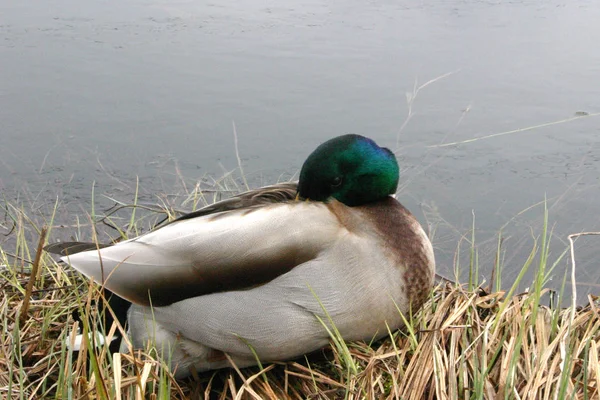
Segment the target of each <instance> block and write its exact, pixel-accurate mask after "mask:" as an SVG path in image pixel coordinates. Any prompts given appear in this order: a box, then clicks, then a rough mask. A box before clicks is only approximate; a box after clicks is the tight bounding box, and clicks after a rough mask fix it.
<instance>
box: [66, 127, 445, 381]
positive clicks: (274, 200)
mask: <svg viewBox="0 0 600 400" xmlns="http://www.w3.org/2000/svg"><path fill="white" fill-rule="evenodd" d="M398 179H399V168H398V163H397V161H396V158H395V156H394V154H393V153H392V152H391V151H390V150H389V149H387V148H382V147H379V146H378V145H377V144H376V143H375V142H374V141H373V140H371V139H369V138H366V137H364V136H359V135H344V136H339V137H336V138H333V139H331V140H329V141H327V142H325V143H323V144H321V145H320V146H319V147H317V149H316V150H315V151H314V152H313V153H312V154H310V155H309V157H308V158H307V160H306V161H305V163H304V164H303V166H302V169H301V172H300V177H299V181H298V183H297V184H296V183H286V184H279V185H274V186H268V187H264V188H261V189H257V190H253V191H249V192H247V193H243V194H241V195H239V196H236V197H233V198H231V199H228V200H224V201H222V202H219V203H216V204H214V205H211V206H208V207H205V208H203V209H201V210H199V211H196V212H192V213H190V214H187V215H184V216H182V217H180V218H178V219H176V220H174V221H172V222H170V223H167V224H166V225H165V226H162V227H160V228H158V229H156V230H154V231H151V232H149V233H147V234H144V235H141V236H139V237H136V238H134V239H131V240H128V241H125V242H121V243H117V244H115V245H111V246H107V247H102V248H96V245H95V244H92V245H91V246H92V248H94V249H93V250H88V251H82V252H78V253H76V254H72V253H75V252H76V251H81V250H86V249H89V248H90V245H88V246H87V247H86V245H85V244H73V243H70V244H68V245H62V246H60V248H61V250H62V253H63V254H68V253H71V254H68V255H65V256H64V257H62V260H63V261H64V262H66V263H68V264H70V265H71V266H72V267H74V268H75V269H77V270H78V271H80V272H82V273H83V274H84V275H86V276H88V277H90V278H93V279H94V280H95V281H96V282H100V283H103V284H104V285H105V287H106V288H108V289H109V290H110V291H112V292H114V293H116V294H117V295H118V296H120V297H122V298H123V299H126V300H128V301H130V302H131V303H133V304H132V306H131V307H130V308H129V311H128V313H127V322H128V334H129V336H130V338H131V341H132V343H133V345H134V346H135V347H139V348H143V347H144V346H145V345H146V344H147V342H149V341H150V342H151V343H152V344H153V345H154V346H156V348H158V349H163V350H164V351H167V352H169V353H168V357H169V359H170V360H171V364H172V367H173V368H174V369H176V376H177V377H184V376H186V375H188V374H189V373H190V371H191V370H193V369H196V370H198V371H205V370H211V369H217V368H224V367H229V366H230V362H229V360H228V359H227V358H226V357H225V354H224V353H227V354H228V355H229V356H230V357H231V360H233V362H234V363H235V364H236V365H237V366H238V367H244V366H250V365H256V364H257V357H258V359H259V360H260V361H261V362H265V361H278V360H288V359H293V358H296V357H298V356H300V355H302V354H305V353H309V352H312V351H314V350H317V349H320V348H322V347H324V346H326V345H327V344H328V342H329V340H330V336H329V334H328V333H327V330H326V329H325V327H324V325H323V324H325V325H327V324H330V323H331V322H329V321H332V322H333V324H335V326H336V327H337V329H338V330H339V332H340V334H341V336H342V337H343V338H344V339H345V340H347V341H352V340H373V339H377V338H380V337H382V336H384V335H387V334H388V327H389V328H390V329H397V328H400V327H402V325H403V317H402V316H401V313H403V314H405V315H406V314H408V313H409V312H410V311H411V310H412V311H416V310H417V309H418V308H419V307H420V306H421V305H422V304H423V302H424V301H425V300H426V298H427V296H428V294H429V292H430V290H431V287H432V285H433V279H434V269H435V261H434V254H433V249H432V246H431V242H430V241H429V239H428V237H427V235H426V234H425V232H424V231H423V229H422V227H421V225H420V224H419V223H418V222H417V220H416V219H415V217H414V216H413V215H412V214H411V213H410V212H409V211H408V210H407V209H406V208H404V207H403V206H402V205H401V204H400V203H399V202H398V201H396V199H395V198H394V196H393V195H394V193H395V192H396V189H397V185H398ZM77 246H80V247H79V248H77ZM69 249H70V250H69ZM317 317H319V318H317ZM319 319H320V320H319Z"/></svg>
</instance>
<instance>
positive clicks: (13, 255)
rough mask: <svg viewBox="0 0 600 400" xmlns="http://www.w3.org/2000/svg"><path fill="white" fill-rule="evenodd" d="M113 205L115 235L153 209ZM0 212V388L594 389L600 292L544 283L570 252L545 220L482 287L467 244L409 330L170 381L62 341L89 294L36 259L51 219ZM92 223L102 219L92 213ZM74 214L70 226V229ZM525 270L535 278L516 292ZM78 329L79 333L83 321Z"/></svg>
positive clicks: (85, 309) (153, 392)
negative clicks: (462, 263)
mask: <svg viewBox="0 0 600 400" xmlns="http://www.w3.org/2000/svg"><path fill="white" fill-rule="evenodd" d="M200 199H201V197H200V194H199V192H197V191H196V192H195V194H193V195H192V196H190V198H189V199H188V200H189V202H190V204H193V205H194V206H195V205H196V204H199V203H200ZM123 210H125V212H127V213H128V217H127V218H125V219H122V220H119V219H118V218H117V217H116V214H115V215H110V216H109V217H108V218H104V219H102V222H104V223H108V224H109V225H111V226H114V228H115V229H112V228H111V229H112V232H113V236H114V235H116V236H128V235H135V234H137V233H139V232H140V231H141V230H143V229H145V228H142V225H144V224H146V226H147V225H148V224H149V223H148V221H155V220H157V219H160V216H158V217H156V215H155V214H154V213H152V212H146V213H142V212H141V209H140V207H137V208H136V207H134V208H124V209H121V211H123ZM165 212H166V211H165ZM169 213H172V211H170V212H169ZM5 215H7V216H8V217H7V218H5V220H6V221H8V222H7V223H6V225H5V228H6V230H7V232H8V233H9V236H11V237H12V238H14V240H12V241H10V242H7V243H9V244H7V245H6V246H4V248H2V249H0V264H1V265H3V267H2V269H1V271H0V274H1V276H0V287H2V292H1V293H0V321H1V326H2V332H1V333H0V398H10V399H38V398H61V399H63V398H64V399H67V398H74V399H78V398H100V399H112V398H122V399H129V398H159V399H167V398H203V397H211V398H217V399H220V398H236V399H237V398H274V399H275V398H276V399H279V398H293V399H305V398H349V399H363V398H378V399H379V398H394V399H481V398H485V399H513V398H514V399H563V398H568V399H571V398H574V399H597V398H600V394H599V392H598V385H599V384H600V382H599V380H600V362H599V357H600V356H599V351H598V347H599V346H600V333H599V330H600V314H599V310H598V303H597V302H596V301H595V299H594V298H591V297H590V298H589V303H588V304H587V305H585V306H581V307H575V306H574V304H573V303H572V302H571V300H570V298H569V299H563V298H562V295H561V293H560V292H558V293H556V292H553V291H550V290H549V289H546V282H547V280H548V278H549V276H550V275H551V274H552V275H554V276H558V277H563V274H564V276H565V280H564V282H566V274H565V271H557V270H555V269H554V267H555V266H556V265H557V263H558V260H560V259H562V258H563V257H568V256H569V254H568V249H566V250H565V252H564V253H563V254H560V255H557V256H556V257H555V258H554V259H551V258H550V255H549V245H548V242H549V240H548V239H549V236H550V233H549V232H547V230H546V228H545V227H546V226H547V223H544V228H543V230H542V232H539V233H538V234H537V237H536V241H535V245H534V247H533V248H532V249H531V254H530V257H529V258H528V259H526V260H523V265H522V273H521V274H520V275H519V277H518V278H517V280H516V282H514V283H513V282H511V285H506V283H503V284H501V282H500V276H501V274H500V273H499V272H498V269H499V268H501V267H500V263H499V262H498V263H497V265H496V268H495V271H496V272H495V274H494V276H493V277H491V279H490V280H489V282H491V284H489V285H488V284H486V285H485V287H483V286H482V285H480V284H479V283H480V281H482V279H481V278H480V276H479V273H478V271H480V270H481V268H479V265H477V256H476V246H475V244H474V243H473V242H472V241H471V243H470V249H469V251H470V253H471V258H470V260H471V262H470V265H469V266H468V267H467V268H468V269H469V271H470V274H469V276H470V277H471V278H470V281H469V282H466V283H465V284H463V285H459V284H454V283H448V282H442V283H440V284H439V285H438V286H437V287H436V288H435V289H434V291H433V292H432V294H431V296H430V299H429V301H428V302H427V303H426V305H425V306H424V307H423V309H422V310H421V311H420V312H419V313H418V314H417V315H413V316H408V317H407V318H409V319H410V321H409V322H410V323H409V328H407V329H405V330H403V331H397V332H389V335H388V337H387V338H386V339H384V340H380V341H378V342H375V343H349V344H348V346H347V347H345V346H339V345H338V346H336V345H333V346H332V347H331V349H326V350H324V351H321V352H318V353H317V354H313V355H310V356H309V357H307V358H304V359H300V360H295V361H291V362H288V363H281V364H267V365H264V366H263V367H264V369H259V368H247V369H242V370H237V369H231V370H222V371H216V372H211V373H206V374H202V375H200V376H195V377H193V378H190V379H187V380H184V381H176V380H175V379H174V378H173V377H172V375H171V372H170V371H169V369H168V367H167V366H166V365H165V364H164V363H162V362H161V361H160V358H159V357H157V356H156V352H155V351H154V350H153V349H147V351H145V352H141V351H130V352H128V353H125V354H111V353H110V352H109V351H108V349H107V347H106V346H102V345H99V346H94V345H93V344H92V343H87V344H85V343H84V347H85V348H86V349H87V351H82V352H79V353H75V354H74V353H73V352H72V351H71V350H69V346H67V345H66V343H67V342H71V341H73V340H74V335H73V333H72V332H73V331H74V328H76V325H79V324H78V323H76V322H74V321H73V318H72V315H71V314H72V312H73V311H74V310H79V312H80V313H82V314H83V315H87V316H89V319H90V320H91V321H92V322H91V324H93V320H94V318H95V316H94V315H95V314H94V312H93V309H94V308H93V303H94V302H95V301H96V299H97V297H98V296H99V294H98V291H97V290H96V289H95V287H94V286H90V285H89V283H88V282H87V281H85V280H84V279H83V278H82V277H81V276H80V275H78V274H76V273H75V272H73V271H72V270H71V269H70V268H69V267H67V266H63V265H61V264H57V263H56V262H55V261H54V260H53V259H52V258H51V257H50V256H49V255H47V254H44V253H41V254H40V255H39V258H38V257H37V256H36V253H37V252H36V250H37V248H38V247H39V246H38V242H45V241H47V238H46V239H44V235H43V233H42V225H48V226H49V227H50V228H51V229H50V232H49V234H48V235H49V237H53V232H52V231H53V229H55V228H56V226H55V224H54V222H53V217H51V216H49V217H48V219H46V220H42V221H41V222H35V221H34V220H33V219H32V218H29V216H28V215H27V213H26V212H23V211H22V210H21V209H19V208H16V207H12V206H10V205H8V206H6V213H5ZM545 218H546V219H547V216H545ZM90 220H94V221H98V220H100V218H98V217H97V216H95V215H94V213H93V212H92V216H91V219H90ZM83 225H84V224H81V225H78V226H73V227H70V228H69V229H71V230H72V231H73V234H74V235H76V234H78V232H79V231H80V230H82V229H85V227H84V226H83ZM87 229H88V230H89V226H88V227H87ZM500 243H501V241H500V240H499V247H500ZM505 251H510V249H505ZM36 260H37V261H36ZM528 270H529V271H530V272H531V271H532V270H534V271H535V274H534V276H535V278H534V280H533V281H532V282H531V283H530V284H529V288H530V289H529V290H528V291H526V292H525V293H518V290H517V288H518V287H522V286H523V284H524V283H525V282H521V279H523V276H525V272H526V271H528ZM488 286H489V287H488ZM500 287H505V288H506V287H508V290H507V291H500ZM563 287H564V283H563ZM79 328H81V329H83V331H84V332H85V331H87V330H88V329H89V326H88V323H87V322H86V323H84V324H83V326H80V327H79ZM115 329H118V328H117V327H115V326H113V327H112V329H111V330H110V332H109V337H110V336H111V335H112V334H114V331H115Z"/></svg>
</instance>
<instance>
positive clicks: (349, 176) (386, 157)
mask: <svg viewBox="0 0 600 400" xmlns="http://www.w3.org/2000/svg"><path fill="white" fill-rule="evenodd" d="M398 178H399V169H398V162H397V161H396V157H395V156H394V153H392V152H391V150H389V149H387V148H384V147H379V146H377V144H376V143H375V142H374V141H372V140H371V139H369V138H366V137H364V136H360V135H343V136H338V137H336V138H333V139H331V140H328V141H327V142H325V143H323V144H321V145H320V146H319V147H317V149H316V150H315V151H313V152H312V153H311V155H310V156H308V158H307V159H306V161H305V162H304V165H303V166H302V170H301V171H300V181H299V182H298V195H299V196H300V197H301V198H303V199H310V200H314V201H326V200H328V199H329V198H331V197H333V198H335V199H337V200H338V201H340V202H342V203H344V204H346V205H347V206H359V205H362V204H366V203H370V202H372V201H376V200H380V199H383V198H384V197H386V196H388V195H390V194H394V193H395V192H396V189H397V187H398Z"/></svg>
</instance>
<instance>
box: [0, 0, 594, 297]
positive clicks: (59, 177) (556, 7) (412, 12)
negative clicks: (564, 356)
mask: <svg viewBox="0 0 600 400" xmlns="http://www.w3.org/2000/svg"><path fill="white" fill-rule="evenodd" d="M598 21H600V3H598V2H595V1H564V0H563V1H557V0H549V1H541V0H539V1H538V0H529V1H526V0H522V1H518V0H515V1H511V2H507V1H473V0H471V1H469V0H463V1H459V0H446V1H404V2H398V1H389V0H388V1H385V0H384V1H378V2H375V1H372V2H365V1H356V0H343V1H339V0H333V1H322V0H300V1H289V0H283V1H282V0H278V1H274V0H271V1H261V2H257V1H250V0H242V1H237V2H214V3H209V2H195V1H179V2H171V1H169V2H166V1H165V2H161V1H156V0H147V1H129V2H126V3H125V2H120V1H116V0H106V1H102V2H91V3H87V2H86V3H82V2H78V1H74V0H54V1H52V0H50V1H33V0H32V1H27V2H14V1H8V0H0V39H1V40H0V65H1V69H0V121H1V125H0V190H1V191H2V195H3V197H6V198H8V199H10V200H12V201H14V199H16V198H18V199H20V201H23V202H24V203H25V204H27V205H28V207H32V208H34V209H36V210H41V211H43V210H45V209H50V208H51V207H52V205H53V204H54V201H55V200H56V198H58V199H59V200H60V202H61V206H63V207H66V208H67V209H69V210H71V211H70V212H72V213H71V214H69V213H67V214H63V215H61V218H62V219H64V220H65V221H66V222H68V221H71V222H72V221H73V219H74V218H75V214H76V213H77V214H80V215H83V213H84V210H87V211H89V209H90V206H89V204H90V202H91V193H92V189H91V188H92V184H93V183H94V182H95V185H96V189H95V198H96V201H97V202H99V203H100V204H102V202H103V201H104V203H106V204H111V202H110V201H109V200H107V199H106V197H103V195H106V196H109V197H112V198H117V199H119V200H122V201H125V202H129V201H131V199H132V198H133V192H134V189H135V181H136V177H139V179H140V185H141V187H142V193H141V197H142V199H143V200H146V201H149V202H155V201H156V197H155V196H154V193H157V192H161V193H165V191H167V192H168V191H172V192H176V193H184V192H185V188H184V186H183V184H182V180H183V181H185V182H186V187H187V188H188V189H189V187H191V186H193V184H194V183H195V182H196V181H197V180H198V179H200V178H201V177H203V176H205V175H206V174H209V175H213V176H219V175H222V174H223V171H231V170H234V169H236V168H237V165H238V164H237V160H236V156H235V145H234V135H233V129H232V122H234V121H235V125H236V129H237V134H238V149H239V153H240V157H241V158H242V162H243V167H244V171H245V173H246V175H247V177H248V180H249V181H250V183H251V184H252V185H260V184H266V183H270V182H272V181H275V180H278V179H289V178H290V177H292V176H293V175H294V174H295V173H296V172H297V171H298V169H299V168H300V166H301V164H302V162H303V160H304V158H305V157H306V156H307V155H308V153H309V152H310V151H312V150H313V149H314V147H315V146H316V145H317V144H319V143H321V142H322V141H324V140H326V139H328V138H330V137H332V136H336V135H339V134H343V133H349V132H354V133H361V134H364V135H367V136H370V137H372V138H373V139H375V140H376V141H378V142H379V143H380V144H383V145H386V146H388V147H390V148H392V149H394V150H395V151H396V154H397V155H398V158H399V160H400V162H401V165H402V177H401V179H402V183H403V185H402V190H401V192H400V194H399V196H400V199H401V201H402V202H403V203H405V204H406V205H407V206H408V207H409V208H410V209H411V210H413V212H415V214H416V215H417V216H418V218H419V219H420V220H421V221H422V223H423V224H425V225H427V226H428V227H429V228H430V229H431V230H432V232H433V233H434V235H433V240H434V245H435V247H436V255H437V258H438V264H439V270H440V272H442V273H445V274H446V275H450V274H451V272H450V271H451V266H452V264H453V263H454V254H455V251H456V248H457V243H458V241H459V240H460V239H461V237H463V235H467V236H468V237H470V235H471V234H470V233H469V230H470V227H471V226H472V224H473V218H475V225H476V227H477V230H476V240H477V243H478V252H479V261H480V264H481V266H482V267H481V268H482V270H483V273H484V274H486V275H489V271H490V269H491V265H492V260H493V258H494V255H495V248H496V237H497V234H498V231H499V230H500V229H502V231H503V233H504V237H505V241H504V248H505V252H504V255H503V257H504V264H505V274H504V275H505V276H504V281H505V283H507V284H508V283H510V282H511V279H514V277H515V275H516V273H517V271H518V269H519V268H520V267H521V266H522V265H523V263H524V261H525V259H526V257H527V255H528V254H529V252H530V250H531V246H532V239H531V238H532V234H533V235H539V234H540V232H541V231H540V230H541V224H542V220H543V207H542V206H539V205H538V206H534V205H535V204H538V203H539V202H541V201H543V200H544V199H545V198H546V199H547V205H548V208H549V213H550V225H551V227H552V228H553V230H554V232H553V237H554V241H553V247H552V255H551V258H555V257H556V256H557V255H558V254H560V253H561V252H562V251H563V250H564V249H565V246H566V245H565V243H566V236H567V234H569V233H574V232H579V231H586V230H595V231H600V202H599V201H598V198H599V197H600V174H599V170H600V139H599V134H600V128H599V127H600V118H596V117H593V116H589V117H584V118H580V119H578V120H575V121H570V122H568V123H561V124H554V125H549V126H544V127H540V128H537V129H532V130H527V131H521V132H516V133H508V134H505V135H500V136H495V137H491V138H485V136H487V135H490V134H494V133H501V132H508V131H512V130H516V129H519V128H527V127H532V126H536V125H541V124H546V123H549V122H553V121H560V120H564V119H567V118H571V117H573V116H574V115H576V113H578V112H579V113H581V112H586V113H590V114H592V115H593V114H594V113H597V112H600V86H599V82H600V49H599V47H598V45H597V43H598V38H600V25H599V24H598ZM445 74H449V75H448V76H445V77H444V78H443V79H439V80H437V81H435V82H433V83H431V84H430V85H428V86H426V87H424V88H422V89H421V90H419V91H418V93H417V96H416V98H415V99H414V101H413V102H412V104H411V107H410V110H411V117H410V118H409V120H408V122H407V116H408V115H409V104H408V102H407V99H409V98H411V97H414V96H409V95H407V93H414V91H415V88H416V87H419V86H420V85H422V84H424V83H426V82H428V81H430V80H432V79H435V78H436V77H440V76H444V75H445ZM406 122H407V123H406ZM473 138H481V139H480V140H477V141H472V142H467V143H462V144H458V145H452V146H447V147H439V145H440V144H444V143H452V142H460V141H465V140H469V139H473ZM532 206H534V207H532ZM530 207H531V208H530ZM4 229H5V226H4V225H3V226H0V230H2V232H4ZM532 232H533V233H532ZM56 234H57V235H58V236H60V235H63V236H64V237H68V236H69V235H71V234H72V232H68V231H67V232H62V233H56ZM599 241H600V238H597V237H596V238H594V237H589V238H584V239H582V240H581V241H579V242H578V246H577V258H578V271H577V276H578V280H579V281H580V282H581V283H582V285H581V286H580V288H579V290H580V296H581V295H582V294H584V293H586V292H587V291H590V290H591V291H592V292H596V293H597V292H598V291H599V289H598V288H599V287H600V286H599V284H600V268H598V261H597V260H598V259H599V256H600V253H599V251H598V250H597V249H598V247H599V246H598V243H599ZM462 246H463V247H465V248H466V247H468V246H469V244H468V243H466V242H463V243H462ZM462 260H463V263H464V262H465V261H466V260H465V257H463V258H462ZM567 267H568V263H567V262H566V261H563V262H561V263H559V264H558V266H557V271H558V272H557V279H555V280H556V281H560V280H561V278H562V274H563V273H564V271H565V269H566V268H567Z"/></svg>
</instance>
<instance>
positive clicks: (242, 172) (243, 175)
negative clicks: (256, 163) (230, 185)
mask: <svg viewBox="0 0 600 400" xmlns="http://www.w3.org/2000/svg"><path fill="white" fill-rule="evenodd" d="M231 124H232V125H233V140H234V144H235V156H236V157H237V162H238V167H239V169H240V174H241V175H242V180H243V181H244V185H246V190H250V186H248V182H247V181H246V174H244V169H243V168H242V159H241V158H240V151H239V149H238V136H237V130H236V129H235V121H231Z"/></svg>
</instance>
